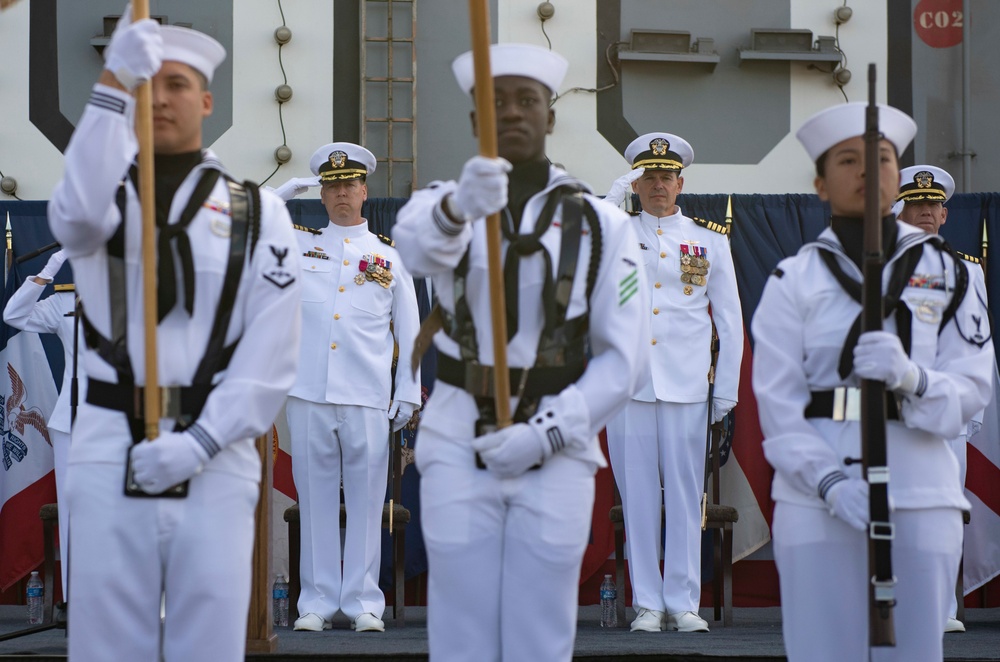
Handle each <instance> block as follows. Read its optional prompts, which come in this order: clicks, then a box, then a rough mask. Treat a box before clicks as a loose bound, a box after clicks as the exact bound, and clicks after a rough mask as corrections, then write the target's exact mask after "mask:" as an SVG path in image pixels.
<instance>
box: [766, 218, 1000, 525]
mask: <svg viewBox="0 0 1000 662" xmlns="http://www.w3.org/2000/svg"><path fill="white" fill-rule="evenodd" d="M897 226H898V228H899V237H898V239H897V246H896V249H895V251H894V252H893V254H892V255H891V256H889V259H888V263H887V264H886V267H885V270H884V272H883V275H884V278H883V289H884V288H885V287H886V285H887V283H888V280H889V277H890V274H891V271H892V266H893V264H894V262H895V260H896V259H897V258H898V257H899V256H900V255H901V254H902V252H903V250H904V249H905V248H908V247H910V246H912V245H914V244H917V243H921V242H925V243H924V249H923V251H924V253H923V257H922V258H921V259H920V261H919V262H918V264H917V267H916V270H915V271H914V273H913V276H912V277H911V279H910V281H909V284H908V286H907V287H906V288H905V289H904V291H903V294H902V299H903V301H904V302H905V304H906V305H907V306H908V307H909V308H910V310H911V312H912V320H913V321H912V327H913V328H912V348H911V352H910V357H911V359H912V360H913V361H915V362H916V363H917V364H918V365H920V366H921V367H922V368H923V369H924V370H926V373H927V388H926V391H925V392H924V393H923V395H922V396H920V397H918V396H915V395H914V396H908V397H904V398H902V401H901V406H900V410H901V418H902V420H900V421H893V420H890V421H888V423H887V451H888V464H889V467H890V470H891V479H890V481H889V494H890V496H891V498H892V499H893V503H894V505H895V507H896V508H907V509H909V508H936V507H946V508H968V507H969V504H968V501H966V499H965V497H964V496H963V494H962V488H961V485H960V484H959V479H958V464H957V462H956V460H955V456H954V454H953V453H951V451H950V450H949V448H948V445H947V443H946V441H945V440H946V439H951V438H954V437H955V436H957V435H958V434H959V433H960V432H961V431H963V430H964V428H965V423H966V422H967V421H968V420H969V419H970V418H971V417H972V415H973V414H974V413H976V412H977V411H978V410H980V409H981V408H982V407H983V406H984V405H985V404H986V401H987V399H988V397H989V394H990V388H991V381H992V375H991V371H992V369H993V343H992V342H991V341H990V330H989V325H988V317H987V312H986V306H985V303H984V302H985V300H986V297H985V292H984V291H983V290H982V286H981V283H979V282H977V281H970V284H969V289H968V291H967V292H966V295H965V297H964V299H963V301H962V303H961V304H960V305H959V307H958V310H957V311H956V314H955V317H954V319H953V320H952V321H951V322H949V323H948V324H947V325H945V326H944V327H943V328H941V318H942V313H943V311H944V309H945V307H946V306H947V304H948V301H950V299H951V297H952V290H953V288H954V284H955V278H954V274H955V272H954V261H953V259H952V257H951V256H950V255H946V254H943V253H942V252H941V251H939V250H938V249H937V248H936V247H934V246H933V245H932V244H930V243H926V242H927V241H928V240H929V239H930V235H927V234H925V233H924V232H922V231H921V230H919V229H917V228H913V227H911V226H909V225H905V224H897ZM821 244H823V245H825V246H826V247H829V248H832V249H833V250H834V251H835V252H836V254H837V260H838V262H839V263H840V265H841V267H842V268H843V269H844V272H845V273H846V274H848V275H850V276H851V277H853V278H854V279H856V280H858V281H860V280H861V272H860V270H859V269H858V268H857V266H855V265H854V263H853V262H851V260H850V259H849V258H848V257H847V256H846V254H844V253H843V251H842V249H841V247H840V244H839V242H838V240H837V237H836V235H835V234H834V232H833V231H832V230H831V229H829V228H828V229H826V230H824V231H823V233H822V234H821V235H820V237H819V239H818V240H817V241H816V242H813V243H810V244H806V245H805V246H803V247H802V248H801V249H800V250H799V252H798V254H797V255H795V256H793V257H790V258H786V259H785V260H782V261H781V263H780V264H779V265H778V268H777V269H776V270H775V272H774V274H773V275H772V276H771V277H770V278H769V279H768V281H767V284H766V286H765V287H764V293H763V296H762V297H761V300H760V304H759V305H758V307H757V310H756V312H755V314H754V318H753V324H752V327H751V328H752V331H753V337H754V341H755V345H754V371H753V387H754V393H755V394H756V396H757V403H758V407H759V410H760V422H761V428H762V430H763V432H764V437H765V439H764V454H765V456H766V457H767V460H768V462H769V463H770V464H771V466H773V467H774V469H775V476H774V482H773V485H772V491H771V494H772V497H773V498H774V499H775V500H776V501H786V502H790V503H796V504H800V505H805V506H813V507H817V508H821V507H825V504H824V503H823V501H822V500H821V499H820V497H819V494H818V491H817V490H818V486H819V483H820V480H821V479H822V478H824V477H825V476H826V475H827V474H829V473H830V472H832V471H835V470H840V471H843V472H844V473H845V474H847V475H848V476H849V477H853V478H861V477H862V476H861V465H860V464H858V463H855V464H852V465H850V466H847V465H845V463H844V459H845V458H848V457H850V458H858V457H860V452H861V451H860V425H859V423H858V422H857V421H850V422H849V421H834V420H832V419H829V418H809V419H806V418H805V417H804V409H805V407H806V405H807V404H808V403H809V401H810V399H811V396H810V392H811V391H822V390H829V389H833V388H835V387H838V386H858V385H859V380H858V379H857V377H856V376H855V375H854V374H853V373H852V374H851V375H849V376H848V378H847V379H846V380H843V379H841V378H840V376H839V373H838V364H839V358H840V353H841V348H842V347H843V345H844V339H845V337H846V336H847V331H848V329H849V328H850V325H851V324H852V323H853V321H854V319H855V317H856V316H857V314H858V313H859V312H860V310H861V306H860V304H858V303H856V302H855V301H854V300H853V299H851V297H850V296H848V294H847V293H846V292H844V290H843V289H842V288H841V286H840V285H839V284H838V283H837V281H836V280H835V278H834V276H833V275H832V274H831V273H830V270H829V269H828V268H827V266H826V265H825V264H824V263H823V261H822V259H821V257H820V245H821ZM959 268H961V267H959ZM883 328H884V329H885V330H886V331H892V332H894V331H896V323H895V317H894V316H890V317H889V318H887V319H886V320H885V321H884V326H883Z"/></svg>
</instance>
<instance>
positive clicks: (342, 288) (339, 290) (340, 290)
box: [337, 285, 659, 292]
mask: <svg viewBox="0 0 1000 662" xmlns="http://www.w3.org/2000/svg"><path fill="white" fill-rule="evenodd" d="M657 287H659V285H657ZM337 291H338V292H343V291H344V286H343V285H341V286H340V287H338V288H337Z"/></svg>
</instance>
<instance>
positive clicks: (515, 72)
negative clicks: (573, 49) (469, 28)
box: [451, 44, 569, 96]
mask: <svg viewBox="0 0 1000 662" xmlns="http://www.w3.org/2000/svg"><path fill="white" fill-rule="evenodd" d="M567 69H569V62H567V61H566V58H564V57H563V56H562V55H559V53H556V52H555V51H551V50H549V49H547V48H542V47H541V46H535V45H533V44H493V45H491V46H490V72H491V73H492V74H493V77H494V78H498V77H499V76H524V77H525V78H533V79H534V80H537V81H538V82H539V83H541V84H542V85H544V86H545V87H547V88H549V90H550V91H551V92H552V93H553V94H555V93H556V91H558V89H559V86H560V85H562V82H563V78H565V77H566V70H567ZM451 70H452V72H453V73H454V74H455V80H456V81H458V86H459V87H461V88H462V91H463V92H465V93H466V94H468V95H470V96H471V95H472V87H473V85H475V82H476V77H475V73H474V70H473V65H472V51H466V52H465V53H462V54H461V55H459V56H458V57H457V58H455V60H454V61H453V62H452V63H451Z"/></svg>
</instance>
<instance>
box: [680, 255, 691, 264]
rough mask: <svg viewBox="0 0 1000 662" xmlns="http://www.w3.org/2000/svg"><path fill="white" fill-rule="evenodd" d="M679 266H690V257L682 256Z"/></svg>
mask: <svg viewBox="0 0 1000 662" xmlns="http://www.w3.org/2000/svg"><path fill="white" fill-rule="evenodd" d="M681 264H691V256H690V255H682V256H681Z"/></svg>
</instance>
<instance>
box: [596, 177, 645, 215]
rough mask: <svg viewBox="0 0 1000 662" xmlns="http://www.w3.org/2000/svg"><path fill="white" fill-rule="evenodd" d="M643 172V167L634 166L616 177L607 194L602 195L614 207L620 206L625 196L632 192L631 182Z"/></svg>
mask: <svg viewBox="0 0 1000 662" xmlns="http://www.w3.org/2000/svg"><path fill="white" fill-rule="evenodd" d="M644 172H646V169H645V168H636V169H635V170H629V171H628V172H626V173H625V174H624V175H622V176H621V177H619V178H618V179H616V180H615V181H614V183H613V184H612V185H611V188H609V189H608V194H607V195H605V196H604V199H605V201H607V202H610V203H611V204H613V205H614V206H616V207H619V206H621V204H622V203H623V202H625V196H626V195H628V194H629V193H631V192H632V182H634V181H635V180H637V179H639V178H640V177H642V173H644Z"/></svg>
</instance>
